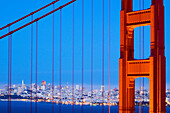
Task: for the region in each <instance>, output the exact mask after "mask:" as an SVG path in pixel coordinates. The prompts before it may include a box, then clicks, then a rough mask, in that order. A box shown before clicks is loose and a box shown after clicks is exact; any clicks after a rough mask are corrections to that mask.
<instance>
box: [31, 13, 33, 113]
mask: <svg viewBox="0 0 170 113" xmlns="http://www.w3.org/2000/svg"><path fill="white" fill-rule="evenodd" d="M31 19H32V20H33V15H32V18H31ZM32 75H33V24H32V25H31V113H32Z"/></svg>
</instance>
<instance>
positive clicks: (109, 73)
mask: <svg viewBox="0 0 170 113" xmlns="http://www.w3.org/2000/svg"><path fill="white" fill-rule="evenodd" d="M110 8H111V1H110V0H109V113H110V37H111V36H110V26H111V25H110V24H111V22H110V19H111V15H110V14H111V9H110Z"/></svg>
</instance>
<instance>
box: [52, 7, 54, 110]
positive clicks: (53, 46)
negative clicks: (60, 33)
mask: <svg viewBox="0 0 170 113" xmlns="http://www.w3.org/2000/svg"><path fill="white" fill-rule="evenodd" d="M53 10H54V4H53ZM53 101H54V13H53V39H52V113H54V103H53Z"/></svg>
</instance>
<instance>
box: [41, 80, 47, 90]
mask: <svg viewBox="0 0 170 113" xmlns="http://www.w3.org/2000/svg"><path fill="white" fill-rule="evenodd" d="M41 89H42V90H45V89H46V81H44V80H43V81H42V82H41Z"/></svg>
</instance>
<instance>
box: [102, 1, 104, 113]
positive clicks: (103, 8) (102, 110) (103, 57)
mask: <svg viewBox="0 0 170 113" xmlns="http://www.w3.org/2000/svg"><path fill="white" fill-rule="evenodd" d="M102 49H103V50H102V51H103V52H102V55H103V56H102V57H103V58H102V113H104V0H103V47H102Z"/></svg>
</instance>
